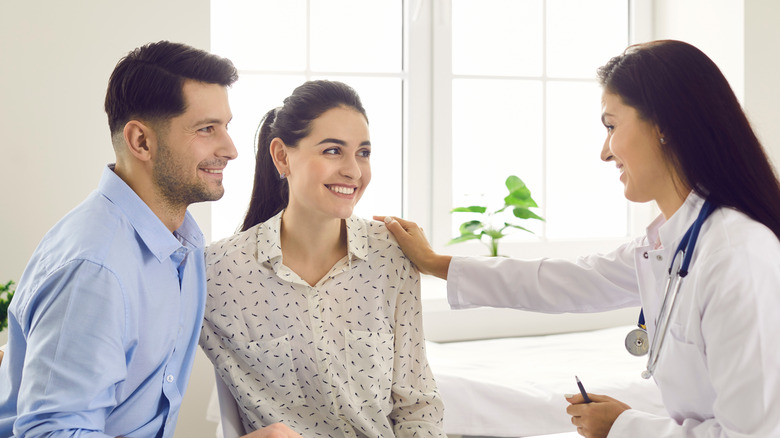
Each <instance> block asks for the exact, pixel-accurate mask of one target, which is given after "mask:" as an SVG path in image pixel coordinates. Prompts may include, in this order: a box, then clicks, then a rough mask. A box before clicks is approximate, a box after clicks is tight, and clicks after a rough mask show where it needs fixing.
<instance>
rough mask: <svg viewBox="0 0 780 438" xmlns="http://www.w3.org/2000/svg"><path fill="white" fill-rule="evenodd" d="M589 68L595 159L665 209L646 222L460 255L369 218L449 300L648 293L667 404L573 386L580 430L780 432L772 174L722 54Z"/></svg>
mask: <svg viewBox="0 0 780 438" xmlns="http://www.w3.org/2000/svg"><path fill="white" fill-rule="evenodd" d="M598 76H599V79H600V82H601V84H602V87H603V95H602V116H601V120H602V123H603V124H604V126H605V127H606V129H607V138H606V140H605V142H604V147H603V150H602V152H601V159H602V160H604V161H608V162H609V161H611V162H614V163H615V165H616V167H617V169H618V171H619V173H620V181H621V182H622V183H623V185H624V187H625V196H626V198H627V199H628V200H630V201H633V202H647V201H655V203H656V204H657V205H658V208H659V209H660V211H661V215H660V216H659V217H658V218H657V219H656V220H655V221H654V222H652V223H651V224H650V225H649V226H648V227H647V235H646V236H643V237H641V238H638V239H636V240H634V241H632V242H629V243H626V244H625V245H623V246H621V247H619V248H617V249H616V250H615V251H613V252H611V253H609V254H606V255H601V254H595V255H590V256H587V257H581V258H579V259H578V260H577V261H575V262H569V261H563V260H551V259H542V260H533V261H521V260H516V259H511V258H476V257H474V258H465V257H450V256H446V255H439V254H436V253H435V252H434V251H433V250H432V248H431V247H430V245H429V244H428V241H427V240H426V238H425V236H424V234H423V231H422V229H421V228H419V227H418V226H417V225H416V224H414V223H412V222H408V221H405V220H401V219H398V218H391V217H388V218H384V217H381V218H379V217H377V219H384V220H385V222H387V227H388V228H389V229H390V231H391V232H393V234H394V235H395V236H396V238H397V239H398V241H399V243H400V244H401V246H402V248H403V250H404V252H405V253H406V254H407V255H408V256H409V258H410V259H411V260H412V261H413V262H414V263H415V264H416V265H417V266H418V267H419V269H420V270H421V271H422V272H423V273H427V274H432V275H435V276H437V277H440V278H443V279H447V280H448V281H447V290H448V297H449V302H450V305H451V306H452V307H453V308H469V307H476V306H494V307H512V308H518V309H525V310H534V311H542V312H600V311H606V310H611V309H615V308H620V307H627V306H638V305H641V306H642V308H643V316H644V317H645V318H646V325H647V330H646V333H647V335H648V337H649V342H647V343H646V344H645V345H649V350H650V352H649V358H650V359H649V361H648V370H647V371H646V372H645V373H644V377H646V378H647V377H650V376H652V377H653V378H654V380H655V382H656V384H657V385H658V387H659V389H660V391H661V395H662V398H663V402H664V405H665V407H666V409H667V411H668V413H669V416H668V417H658V416H655V415H650V414H648V413H644V412H639V411H636V410H633V409H631V408H630V407H629V406H628V405H626V404H624V403H621V402H620V401H618V400H615V399H613V398H610V397H607V396H603V395H595V394H593V395H590V399H591V401H592V402H591V403H585V402H584V400H583V397H582V396H581V395H576V396H572V397H570V398H568V401H569V402H570V403H571V405H570V406H569V407H568V408H567V412H568V413H569V414H570V415H571V416H572V423H573V424H574V425H575V426H576V427H577V431H578V432H579V433H580V434H581V435H584V436H586V437H604V436H609V437H640V438H641V437H648V438H650V437H652V438H658V437H780V342H779V341H778V337H780V241H779V240H778V239H780V183H779V182H778V179H777V176H776V175H775V173H774V172H773V169H772V166H771V164H770V163H769V161H768V159H767V156H766V154H765V153H764V151H763V149H762V147H761V145H760V143H759V141H758V139H757V138H756V135H755V134H754V133H753V131H752V129H751V127H750V124H749V123H748V120H747V118H746V117H745V114H744V113H743V112H742V110H741V108H740V105H739V103H738V101H737V98H736V97H735V96H734V93H733V92H732V90H731V89H730V87H729V85H728V83H727V81H726V79H725V78H724V77H723V75H722V74H721V72H720V70H719V69H718V68H717V66H716V65H715V64H714V63H713V62H712V61H711V60H710V59H709V58H708V57H707V56H706V55H705V54H704V53H702V52H701V51H699V50H698V49H696V48H695V47H693V46H691V45H689V44H686V43H683V42H679V41H655V42H650V43H645V44H639V45H635V46H631V47H629V48H628V49H626V51H625V52H624V53H623V54H621V55H619V56H617V57H614V58H612V59H611V60H610V61H609V62H608V63H607V64H606V65H605V66H603V67H601V68H600V69H599V70H598ZM708 214H709V217H707V215H708ZM694 224H696V226H695V227H694V226H693V225H694ZM691 228H694V229H697V228H698V229H699V234H698V236H693V235H689V236H688V237H687V238H686V237H685V236H686V232H687V231H688V230H689V229H691ZM691 234H695V232H692V233H691ZM683 240H686V241H687V245H681V241H683ZM691 241H693V242H691ZM678 247H682V248H678ZM686 253H687V254H686ZM675 254H677V256H676V257H675ZM685 256H687V257H685ZM686 258H688V259H689V260H688V261H687V263H689V264H687V265H686V266H685V268H687V269H686V270H687V271H688V272H689V274H687V275H684V273H683V275H682V276H683V277H684V278H683V280H682V282H681V284H680V285H679V287H678V285H677V282H678V279H679V278H680V275H678V274H677V272H678V271H679V270H680V265H681V264H684V263H683V262H684V259H686ZM673 259H674V260H673ZM672 264H673V267H672V274H673V275H671V277H673V278H672V281H671V282H670V284H668V285H667V280H668V278H669V277H670V274H669V272H670V265H672ZM678 291H679V293H677V292H678ZM675 297H676V299H675ZM665 298H666V304H664V301H665ZM672 302H674V304H672Z"/></svg>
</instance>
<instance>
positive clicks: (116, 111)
mask: <svg viewBox="0 0 780 438" xmlns="http://www.w3.org/2000/svg"><path fill="white" fill-rule="evenodd" d="M186 79H191V80H195V81H199V82H205V83H209V84H219V85H222V86H225V87H227V86H230V85H232V84H233V83H234V82H235V81H236V80H237V79H238V71H237V70H236V68H235V67H234V66H233V63H232V62H230V60H228V59H225V58H221V57H219V56H217V55H213V54H211V53H208V52H205V51H203V50H200V49H196V48H194V47H190V46H188V45H186V44H180V43H172V42H169V41H159V42H156V43H149V44H146V45H144V46H142V47H139V48H137V49H135V50H133V51H131V52H130V53H128V54H127V56H125V57H124V58H122V59H120V60H119V62H118V63H117V65H116V67H114V71H113V72H112V73H111V77H110V79H109V80H108V89H107V91H106V101H105V110H106V114H107V115H108V126H109V128H110V129H111V136H112V137H113V136H115V135H116V134H118V133H120V132H122V130H123V129H124V126H125V124H127V122H129V121H130V120H133V119H142V120H147V121H149V122H153V123H160V122H167V121H168V120H169V119H171V118H173V117H176V116H178V115H180V114H182V113H184V111H185V110H186V102H185V101H184V96H183V93H182V87H183V85H184V81H185V80H186Z"/></svg>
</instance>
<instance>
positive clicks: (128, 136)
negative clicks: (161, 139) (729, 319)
mask: <svg viewBox="0 0 780 438" xmlns="http://www.w3.org/2000/svg"><path fill="white" fill-rule="evenodd" d="M123 135H124V139H125V145H126V146H127V151H128V152H129V153H130V154H131V155H132V156H134V157H135V158H137V159H138V160H140V161H149V160H151V158H152V151H153V150H154V147H155V145H156V141H157V136H156V135H155V132H154V130H153V129H152V127H151V126H149V125H147V124H145V123H143V122H141V121H139V120H130V121H129V122H127V124H125V129H124V131H123Z"/></svg>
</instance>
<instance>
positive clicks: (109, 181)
mask: <svg viewBox="0 0 780 438" xmlns="http://www.w3.org/2000/svg"><path fill="white" fill-rule="evenodd" d="M98 192H100V193H101V194H102V195H103V196H105V197H106V198H107V199H108V200H109V201H111V203H113V204H114V205H116V206H117V207H119V208H120V209H121V210H122V213H124V215H125V217H126V218H127V220H128V222H130V225H131V226H132V227H133V229H135V232H136V233H138V236H139V237H140V238H141V240H142V241H143V242H144V244H145V245H146V247H147V248H149V251H151V252H152V254H154V256H155V257H156V258H157V260H159V261H163V260H165V259H168V258H169V257H170V256H171V255H172V254H173V253H174V252H176V250H177V249H179V248H181V247H182V246H185V247H187V248H188V249H190V250H191V249H197V248H203V245H204V238H203V233H202V232H201V231H200V228H199V227H198V224H197V223H196V222H195V219H194V218H193V217H192V215H191V214H190V212H189V211H188V212H186V213H185V215H184V221H183V222H182V224H181V226H180V227H179V228H178V229H177V230H176V231H175V232H173V233H171V232H170V230H168V228H167V227H166V226H165V224H163V223H162V221H161V220H160V218H158V217H157V215H155V214H154V212H153V211H152V209H150V208H149V206H148V205H146V203H145V202H144V201H143V200H142V199H141V198H140V197H139V196H138V194H137V193H135V192H134V191H133V189H131V188H130V186H128V185H127V183H125V182H124V181H123V180H122V178H120V177H119V176H117V174H116V173H114V164H109V165H108V166H106V167H105V168H104V169H103V175H102V176H101V178H100V183H99V184H98Z"/></svg>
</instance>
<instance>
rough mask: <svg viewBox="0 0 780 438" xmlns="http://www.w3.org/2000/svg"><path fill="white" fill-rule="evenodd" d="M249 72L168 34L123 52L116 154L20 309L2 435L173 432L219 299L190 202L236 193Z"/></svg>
mask: <svg viewBox="0 0 780 438" xmlns="http://www.w3.org/2000/svg"><path fill="white" fill-rule="evenodd" d="M237 79H238V74H237V72H236V69H235V68H234V66H233V64H232V63H231V62H230V61H229V60H227V59H223V58H220V57H217V56H215V55H211V54H209V53H206V52H204V51H201V50H197V49H194V48H192V47H189V46H186V45H183V44H177V43H171V42H167V41H161V42H158V43H152V44H148V45H145V46H143V47H140V48H138V49H135V50H133V51H132V52H130V53H129V54H128V55H127V56H126V57H124V58H123V59H122V60H120V62H119V63H118V64H117V66H116V68H115V69H114V72H113V73H112V74H111V78H110V80H109V85H108V91H107V93H106V101H105V109H106V113H107V114H108V123H109V128H110V130H111V139H112V143H113V146H114V151H115V154H116V164H115V165H108V166H107V167H106V168H105V169H103V176H102V178H101V180H100V183H99V186H98V188H97V190H96V191H94V192H93V193H92V194H91V195H90V196H89V197H87V199H86V200H85V201H84V202H82V203H81V204H80V205H79V206H78V207H76V208H75V209H74V210H73V211H71V212H70V213H68V215H66V216H65V217H64V218H63V219H62V220H60V222H59V223H57V224H56V225H55V226H54V227H53V228H52V229H51V230H50V231H49V232H48V233H47V234H46V236H45V237H44V238H43V240H42V241H41V243H40V244H39V246H38V248H37V249H36V250H35V252H34V253H33V256H32V258H31V259H30V261H29V263H28V266H27V268H26V269H25V272H24V274H23V275H22V278H21V280H20V282H19V287H18V288H17V290H16V294H15V296H14V300H13V302H12V304H11V306H10V309H9V336H8V346H7V349H6V352H7V353H8V357H7V358H5V360H4V361H3V362H2V365H0V436H2V437H6V436H11V435H14V436H52V437H55V436H56V437H59V436H95V437H99V436H135V437H171V436H173V432H174V428H175V425H176V418H177V416H178V414H179V408H180V406H181V400H182V396H183V394H184V390H185V387H186V384H187V381H188V379H189V376H190V371H191V369H192V363H193V359H194V356H195V351H196V348H197V343H198V336H199V333H200V328H201V319H202V317H203V308H204V302H205V301H204V300H205V284H206V282H205V274H204V261H203V246H204V242H203V234H202V233H201V231H200V229H199V228H198V226H197V224H196V223H195V221H194V220H193V218H192V217H191V216H190V214H189V213H188V212H187V207H188V206H189V205H190V204H192V203H195V202H202V201H213V200H217V199H219V198H220V197H222V194H223V192H224V189H223V187H222V171H223V169H224V168H225V166H226V165H227V162H228V161H229V160H232V159H234V158H235V157H236V155H237V153H236V148H235V146H234V145H233V142H232V140H231V138H230V136H229V135H228V133H227V125H228V122H229V121H230V119H231V118H232V114H231V112H230V107H229V105H228V98H227V87H228V86H230V85H231V84H233V83H234V82H235V81H236V80H237ZM283 429H284V428H283V427H276V428H275V429H274V430H283Z"/></svg>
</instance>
